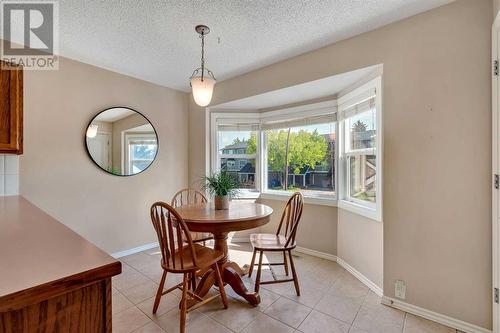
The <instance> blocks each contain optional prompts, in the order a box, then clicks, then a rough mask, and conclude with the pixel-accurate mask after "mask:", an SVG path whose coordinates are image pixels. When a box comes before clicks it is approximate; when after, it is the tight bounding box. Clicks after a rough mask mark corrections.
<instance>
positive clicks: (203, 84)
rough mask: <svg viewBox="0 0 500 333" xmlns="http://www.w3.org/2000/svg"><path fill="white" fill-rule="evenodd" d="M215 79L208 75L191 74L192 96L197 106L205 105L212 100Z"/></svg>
mask: <svg viewBox="0 0 500 333" xmlns="http://www.w3.org/2000/svg"><path fill="white" fill-rule="evenodd" d="M214 86H215V80H213V79H211V78H209V77H206V76H205V77H203V78H202V77H201V76H193V77H192V78H191V87H192V88H193V98H194V101H195V103H196V104H198V105H199V106H207V105H208V104H210V101H211V100H212V94H213V91H214Z"/></svg>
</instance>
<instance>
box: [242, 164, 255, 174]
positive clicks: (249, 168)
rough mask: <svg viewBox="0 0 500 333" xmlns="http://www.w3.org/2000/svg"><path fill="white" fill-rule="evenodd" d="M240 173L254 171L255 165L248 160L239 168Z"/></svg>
mask: <svg viewBox="0 0 500 333" xmlns="http://www.w3.org/2000/svg"><path fill="white" fill-rule="evenodd" d="M239 172H240V173H255V167H254V166H253V165H252V163H250V162H248V163H247V164H245V166H243V168H241V170H240V171H239Z"/></svg>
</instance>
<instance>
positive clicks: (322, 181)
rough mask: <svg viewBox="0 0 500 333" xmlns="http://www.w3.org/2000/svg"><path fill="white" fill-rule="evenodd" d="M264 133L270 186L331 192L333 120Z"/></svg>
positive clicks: (333, 173) (334, 138)
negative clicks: (331, 121)
mask: <svg viewBox="0 0 500 333" xmlns="http://www.w3.org/2000/svg"><path fill="white" fill-rule="evenodd" d="M265 134H266V135H265V137H266V151H267V171H266V172H267V188H268V189H269V190H285V191H301V192H305V193H309V194H315V193H316V194H333V193H334V191H335V141H336V133H335V123H325V124H315V125H307V126H297V127H290V128H285V129H272V130H267V131H266V132H265Z"/></svg>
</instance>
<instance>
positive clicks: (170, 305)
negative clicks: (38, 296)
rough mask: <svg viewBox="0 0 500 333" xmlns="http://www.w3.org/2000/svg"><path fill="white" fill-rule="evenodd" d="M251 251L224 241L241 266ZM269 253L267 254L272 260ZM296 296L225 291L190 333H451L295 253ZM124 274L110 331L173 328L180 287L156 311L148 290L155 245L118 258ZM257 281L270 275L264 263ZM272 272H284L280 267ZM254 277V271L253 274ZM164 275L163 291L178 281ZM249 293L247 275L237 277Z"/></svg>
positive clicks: (282, 287)
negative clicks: (255, 300) (254, 297)
mask: <svg viewBox="0 0 500 333" xmlns="http://www.w3.org/2000/svg"><path fill="white" fill-rule="evenodd" d="M251 256H252V252H251V247H250V245H249V244H245V243H238V244H231V245H230V258H231V260H233V261H236V262H238V263H239V264H240V265H241V266H243V265H244V264H248V263H249V262H250V259H251ZM275 256H277V255H276V254H270V255H268V256H266V258H265V259H264V262H266V261H267V260H271V261H277V259H278V258H277V257H275ZM294 259H295V264H296V267H297V271H298V275H299V281H300V288H301V293H302V296H300V297H297V296H296V295H295V290H294V288H293V283H284V284H271V285H263V286H261V291H260V295H261V299H262V301H261V303H260V304H259V306H257V307H252V306H250V305H249V304H247V303H246V302H244V301H243V300H242V299H241V298H240V297H239V296H238V295H236V294H235V293H234V292H232V290H231V289H230V288H227V289H226V290H227V292H228V298H229V299H228V300H229V308H228V309H227V310H224V308H223V307H222V305H221V303H220V300H219V299H216V300H214V301H212V302H211V303H209V304H207V305H205V306H203V307H201V308H199V309H198V310H194V311H193V312H191V313H189V314H188V319H187V324H186V331H187V332H189V333H196V332H210V333H225V332H227V333H231V332H244V333H260V332H266V333H281V332H283V333H288V332H290V333H291V332H297V333H300V332H303V333H313V332H318V333H320V332H321V333H392V332H399V333H434V332H436V333H448V332H449V333H452V332H453V333H455V330H454V329H451V328H449V327H445V326H442V325H440V324H436V323H434V322H431V321H427V320H425V319H422V318H419V317H415V316H413V315H411V314H407V313H404V312H402V311H399V310H396V309H393V308H390V307H387V306H385V305H381V304H380V298H379V297H378V296H377V295H375V294H374V293H372V292H371V291H370V290H369V289H368V288H367V287H366V286H365V285H363V284H362V283H361V282H359V281H358V280H357V279H356V278H354V277H353V276H352V275H350V274H349V273H348V272H347V271H346V270H344V269H343V268H342V267H340V266H339V265H338V264H337V263H334V262H331V261H327V260H323V259H319V258H316V257H311V256H308V255H305V254H301V253H297V254H296V256H295V257H294ZM121 261H122V263H123V273H122V274H121V275H119V276H117V277H114V278H113V332H118V333H121V332H136V333H138V332H168V333H175V332H178V331H179V315H178V302H179V296H180V293H179V291H178V290H177V291H174V292H173V293H170V294H168V295H167V296H163V297H162V300H161V303H160V307H159V309H158V312H157V313H156V315H153V314H152V308H153V301H154V295H155V293H156V289H157V286H158V283H159V280H160V278H161V274H162V270H161V268H160V264H159V262H160V254H159V253H158V249H153V250H148V251H144V252H141V253H137V254H134V255H131V256H128V257H124V258H121ZM263 268H264V269H265V270H264V271H263V279H269V278H270V277H271V274H270V271H269V266H264V267H263ZM273 269H274V270H275V272H276V274H277V275H278V276H279V275H280V274H284V272H283V270H282V268H281V267H279V266H275V267H273ZM254 276H255V274H254V275H253V277H254ZM179 278H181V275H178V276H175V275H173V274H172V275H169V276H168V277H167V283H166V288H167V287H170V286H172V285H174V284H177V283H179V282H180V279H179ZM244 281H245V283H246V284H247V287H249V289H250V290H253V283H254V282H253V280H252V279H249V278H244Z"/></svg>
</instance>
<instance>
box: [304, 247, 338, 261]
mask: <svg viewBox="0 0 500 333" xmlns="http://www.w3.org/2000/svg"><path fill="white" fill-rule="evenodd" d="M295 251H297V252H300V253H304V254H308V255H310V256H313V257H318V258H322V259H326V260H331V261H337V256H336V255H333V254H330V253H325V252H320V251H316V250H311V249H308V248H305V247H300V246H297V247H296V248H295Z"/></svg>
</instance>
